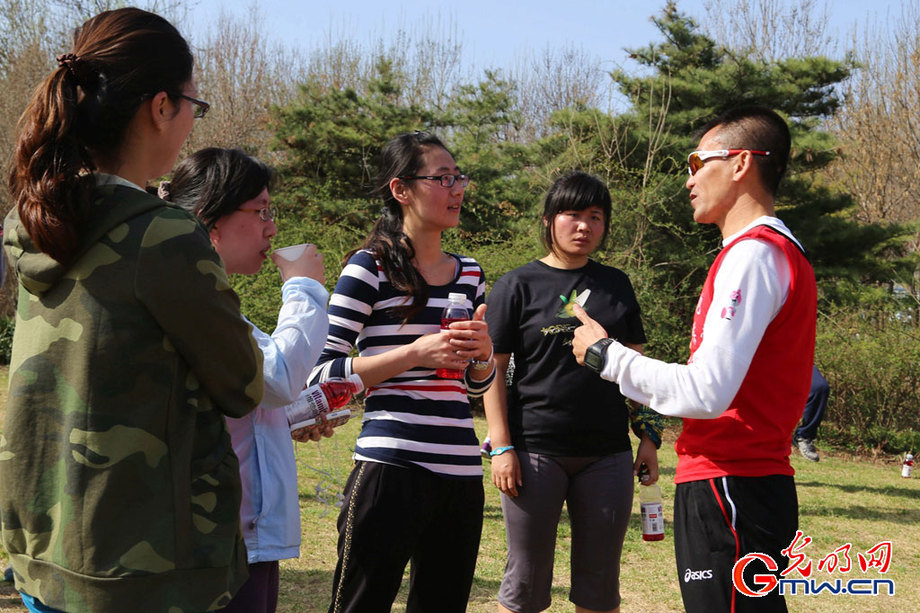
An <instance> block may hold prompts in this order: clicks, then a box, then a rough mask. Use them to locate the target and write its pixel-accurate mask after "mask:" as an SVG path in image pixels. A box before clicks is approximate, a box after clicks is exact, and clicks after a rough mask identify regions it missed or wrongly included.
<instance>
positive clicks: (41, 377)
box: [0, 175, 262, 613]
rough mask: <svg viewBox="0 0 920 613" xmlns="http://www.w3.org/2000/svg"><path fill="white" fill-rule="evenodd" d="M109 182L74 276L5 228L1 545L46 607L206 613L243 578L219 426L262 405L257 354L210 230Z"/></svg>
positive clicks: (236, 484) (12, 221)
mask: <svg viewBox="0 0 920 613" xmlns="http://www.w3.org/2000/svg"><path fill="white" fill-rule="evenodd" d="M106 177H107V176H106V175H101V176H100V177H99V179H98V180H99V182H101V183H105V182H106V181H108V184H103V185H100V186H99V187H98V188H97V198H96V200H95V202H94V204H93V207H92V212H91V215H90V219H89V221H88V223H87V225H86V226H85V227H84V228H83V229H82V235H83V236H82V240H83V244H82V246H81V251H80V255H78V257H77V258H76V260H75V261H74V263H73V264H72V265H70V266H69V267H65V266H62V265H61V264H59V263H58V262H57V261H55V260H53V259H52V258H50V257H49V256H47V255H45V254H44V253H42V252H40V251H38V250H37V249H36V248H35V246H34V244H33V243H32V241H31V240H30V238H29V237H28V235H27V234H26V233H25V231H24V230H23V228H22V226H21V225H20V222H19V219H18V217H17V214H16V211H15V209H14V210H13V211H12V212H11V213H10V215H9V216H8V217H7V219H6V223H5V236H4V247H5V248H6V250H7V255H8V257H9V259H10V261H11V263H12V264H13V266H14V268H15V270H16V272H17V273H18V276H19V284H20V285H19V297H18V306H17V314H16V331H15V336H14V339H13V352H12V361H11V364H10V387H9V401H8V405H7V412H6V422H5V424H4V427H3V436H2V438H0V520H2V537H3V546H4V547H5V548H6V551H7V553H9V555H10V561H11V563H12V565H13V570H14V576H15V580H16V587H17V589H19V590H21V591H23V592H26V593H27V594H30V595H32V596H34V597H36V598H38V599H39V600H41V601H42V602H43V603H44V604H46V605H48V606H50V607H53V608H56V609H61V610H64V611H67V612H68V613H79V612H92V613H106V612H112V613H114V612H118V613H124V612H127V611H131V612H132V613H144V612H151V613H153V612H157V613H164V612H169V613H202V612H203V611H209V610H212V609H216V608H219V607H220V606H223V605H224V604H226V602H227V601H229V599H230V597H231V595H232V594H233V593H235V592H236V590H237V588H238V587H239V586H240V585H241V584H242V583H243V581H244V580H245V579H246V573H247V571H246V552H245V549H244V546H243V542H242V540H241V536H240V529H239V519H238V518H239V507H240V495H241V494H240V476H239V466H238V463H237V459H236V456H234V454H233V451H232V449H231V446H230V436H229V435H228V433H227V428H226V425H225V422H224V416H225V415H227V416H233V417H240V416H242V415H245V414H246V413H248V412H249V411H251V410H252V409H253V407H255V406H256V404H258V402H259V400H260V399H261V396H262V376H261V374H262V373H261V368H262V364H261V362H262V358H261V352H260V351H259V350H258V348H257V346H256V345H255V343H254V341H253V339H252V336H251V334H250V330H249V325H248V324H247V323H246V322H245V321H244V320H243V318H242V316H241V314H240V309H239V300H238V298H237V296H236V294H235V293H234V292H233V291H232V290H231V289H230V286H229V284H228V281H227V276H226V273H225V272H224V269H223V266H222V265H221V262H220V259H219V256H218V255H217V253H216V252H215V251H214V250H213V249H212V248H211V246H210V241H209V239H208V235H207V232H206V231H205V229H204V227H203V226H201V225H200V224H199V223H198V222H197V221H195V220H194V219H193V218H192V217H191V216H190V215H189V214H188V213H186V212H185V211H183V210H181V209H179V208H178V207H174V206H172V205H168V204H166V203H164V202H163V201H161V200H159V199H158V198H156V197H154V196H151V195H149V194H147V193H146V192H144V191H142V190H140V189H139V188H137V187H135V186H128V185H129V184H127V182H125V181H124V180H122V179H118V178H117V177H111V176H108V179H106Z"/></svg>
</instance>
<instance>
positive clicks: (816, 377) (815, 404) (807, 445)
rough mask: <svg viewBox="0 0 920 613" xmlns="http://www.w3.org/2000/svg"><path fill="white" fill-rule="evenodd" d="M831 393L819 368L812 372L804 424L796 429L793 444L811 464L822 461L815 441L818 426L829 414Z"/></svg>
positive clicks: (803, 414) (803, 416)
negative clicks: (828, 400) (828, 407)
mask: <svg viewBox="0 0 920 613" xmlns="http://www.w3.org/2000/svg"><path fill="white" fill-rule="evenodd" d="M830 393H831V386H830V385H828V384H827V379H825V378H824V375H822V374H821V371H819V370H818V367H817V366H814V367H813V369H812V371H811V389H810V390H809V392H808V400H806V401H805V410H804V411H803V412H802V423H801V424H799V427H798V428H796V429H795V434H794V435H793V437H792V444H793V445H795V446H796V447H797V448H798V450H799V453H801V454H802V457H803V458H805V459H806V460H809V461H811V462H817V461H819V460H820V459H821V457H820V456H819V455H818V452H817V451H816V450H815V439H816V438H818V426H820V425H821V422H822V421H823V420H824V414H825V413H826V412H827V399H828V397H829V396H830Z"/></svg>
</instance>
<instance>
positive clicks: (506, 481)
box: [485, 172, 661, 612]
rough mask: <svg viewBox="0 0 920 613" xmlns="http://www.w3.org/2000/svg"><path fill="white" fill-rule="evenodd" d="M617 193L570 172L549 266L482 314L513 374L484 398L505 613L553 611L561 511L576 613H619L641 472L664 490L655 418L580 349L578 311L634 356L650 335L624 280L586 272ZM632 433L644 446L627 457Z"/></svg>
mask: <svg viewBox="0 0 920 613" xmlns="http://www.w3.org/2000/svg"><path fill="white" fill-rule="evenodd" d="M610 212H611V204H610V192H609V191H608V190H607V187H606V185H604V184H603V183H602V182H601V181H600V180H598V179H597V178H595V177H592V176H590V175H587V174H584V173H580V172H574V173H570V174H567V175H565V176H563V177H561V178H559V179H558V180H557V181H556V182H555V183H554V184H553V186H552V187H551V188H550V190H549V192H548V193H547V196H546V202H545V206H544V212H543V225H544V232H543V240H544V244H545V246H546V248H547V252H548V253H547V255H546V256H545V257H543V258H541V259H539V260H535V261H533V262H530V263H528V264H526V265H524V266H522V267H520V268H518V269H516V270H513V271H511V272H509V273H508V274H506V275H505V276H503V277H502V278H500V279H499V280H498V281H497V282H496V283H495V286H494V288H493V289H492V292H491V293H490V294H489V296H488V299H487V303H488V305H489V308H488V311H487V312H486V320H487V321H488V324H489V331H490V334H491V336H492V340H493V343H494V348H495V361H496V364H497V368H498V372H497V376H499V377H501V376H503V375H504V374H505V373H506V372H507V371H508V368H509V364H510V362H511V358H512V356H513V357H514V369H513V376H512V381H511V384H510V386H509V387H508V388H506V387H505V386H501V385H495V386H492V389H491V390H490V391H489V392H488V393H487V394H486V396H485V409H486V417H487V419H488V422H489V435H490V439H491V447H492V450H491V460H492V482H493V483H494V484H495V486H496V487H498V488H499V489H500V490H501V492H502V510H503V512H504V516H505V530H506V533H507V540H508V562H507V566H506V569H505V577H504V580H503V581H502V586H501V589H500V591H499V596H498V600H499V611H501V612H507V611H511V612H520V611H539V610H543V609H546V608H548V607H549V606H550V604H551V598H550V588H551V585H552V570H553V557H554V553H555V539H556V529H557V525H558V523H559V518H560V515H561V511H562V504H563V502H566V503H567V505H568V511H569V516H570V518H571V523H572V577H571V581H572V587H571V592H570V600H571V601H572V602H573V603H574V604H575V607H576V611H578V612H589V611H618V610H619V603H620V595H619V564H620V552H621V551H622V546H623V539H624V537H625V534H626V527H627V524H628V522H629V516H630V512H631V507H632V496H633V485H632V477H633V476H634V475H635V474H636V473H637V472H638V470H639V468H640V466H641V465H642V464H645V465H646V466H647V467H648V469H649V473H650V474H649V477H650V480H649V481H647V483H649V484H651V483H653V482H654V481H655V480H657V478H658V460H657V447H658V446H659V445H660V444H661V437H660V424H661V421H660V418H658V416H657V415H656V414H654V413H652V412H651V411H649V410H647V409H646V410H643V411H641V412H640V411H638V410H637V411H636V412H631V411H630V409H629V407H628V406H627V404H626V399H625V398H624V397H623V396H622V395H621V394H620V391H619V387H618V386H617V385H616V384H613V383H610V382H607V381H604V380H602V379H601V378H600V377H597V376H596V375H595V373H593V372H591V371H589V370H588V369H586V368H583V367H581V366H579V365H578V363H577V362H576V361H575V358H574V356H573V355H572V335H573V332H574V330H575V328H576V327H577V326H578V325H579V323H578V320H577V319H576V318H575V316H574V313H573V312H572V305H574V304H575V303H578V304H579V305H581V306H582V307H583V308H584V309H585V310H586V311H587V312H588V313H589V314H591V317H593V318H595V319H597V320H598V321H601V322H602V325H603V326H604V328H605V329H606V330H608V331H610V336H611V337H612V338H616V339H617V340H619V341H620V342H622V343H624V344H625V345H627V346H628V347H632V348H633V349H636V350H641V348H642V344H643V343H644V342H645V340H646V339H645V333H644V331H643V328H642V321H641V319H640V316H639V305H638V303H637V302H636V297H635V294H634V292H633V289H632V285H631V284H630V282H629V279H628V278H627V276H626V274H625V273H623V272H622V271H620V270H618V269H616V268H612V267H610V266H604V265H602V264H598V263H597V262H595V261H593V260H591V259H589V256H590V255H591V254H592V253H593V252H594V250H595V249H597V248H598V246H599V245H600V244H601V243H602V242H603V240H604V239H605V238H606V235H607V230H608V227H609V223H610ZM631 422H632V425H633V428H634V430H635V431H636V434H637V436H639V437H640V444H639V447H638V450H637V452H636V457H635V460H633V457H632V450H631V444H630V440H629V427H630V423H631Z"/></svg>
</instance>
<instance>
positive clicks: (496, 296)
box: [486, 260, 646, 457]
mask: <svg viewBox="0 0 920 613" xmlns="http://www.w3.org/2000/svg"><path fill="white" fill-rule="evenodd" d="M573 302H578V304H580V305H581V306H582V307H583V308H584V309H585V311H587V313H588V315H590V316H591V317H592V318H593V319H595V320H596V321H598V322H599V323H600V324H601V325H602V326H604V329H605V330H607V334H609V335H610V337H612V338H615V339H617V340H618V341H620V342H623V343H645V341H646V338H645V332H644V330H643V329H642V320H641V318H640V315H639V304H638V302H637V301H636V296H635V293H634V292H633V289H632V285H631V284H630V282H629V278H628V277H627V276H626V274H625V273H624V272H623V271H621V270H618V269H616V268H612V267H609V266H603V265H601V264H598V263H597V262H594V261H592V260H589V261H588V264H587V265H585V266H584V267H582V268H579V269H577V270H562V269H558V268H553V267H551V266H547V265H546V264H544V263H543V262H540V261H539V260H537V261H533V262H530V263H529V264H525V265H524V266H521V267H520V268H518V269H516V270H512V271H511V272H509V273H508V274H506V275H504V276H503V277H502V278H500V279H499V280H498V281H496V282H495V286H494V287H493V288H492V291H491V292H490V293H489V295H488V297H487V299H486V303H487V304H488V305H489V308H488V310H487V311H486V321H487V322H488V324H489V333H490V334H491V336H492V341H493V343H494V345H495V353H510V354H513V356H514V375H513V381H512V385H511V388H510V389H509V390H508V423H509V427H510V429H511V439H512V441H511V442H512V444H513V445H514V446H515V448H516V449H519V450H522V451H530V452H535V453H542V454H546V455H553V456H582V457H583V456H600V455H609V454H611V453H616V452H619V451H626V450H627V449H629V448H630V444H629V434H628V428H629V412H628V408H627V407H626V401H625V399H624V398H623V396H622V395H621V394H620V389H619V386H618V385H617V384H616V383H612V382H609V381H604V380H603V379H601V378H600V377H599V376H598V375H597V373H595V372H592V371H591V370H589V369H587V368H585V367H583V366H579V365H578V363H577V362H576V361H575V356H574V355H573V354H572V337H573V333H574V330H575V328H577V327H578V326H579V322H578V319H576V318H575V316H574V314H573V312H572V307H571V305H572V303H573Z"/></svg>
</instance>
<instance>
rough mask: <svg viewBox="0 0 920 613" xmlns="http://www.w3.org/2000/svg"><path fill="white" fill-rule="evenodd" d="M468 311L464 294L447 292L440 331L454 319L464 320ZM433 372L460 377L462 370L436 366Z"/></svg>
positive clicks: (455, 377) (448, 377) (438, 374)
mask: <svg viewBox="0 0 920 613" xmlns="http://www.w3.org/2000/svg"><path fill="white" fill-rule="evenodd" d="M469 318H470V311H469V309H467V308H466V294H461V293H459V292H458V293H454V292H451V293H450V294H447V306H446V307H444V311H443V312H442V313H441V331H442V332H443V331H445V330H447V329H448V328H450V324H452V323H454V322H455V321H466V320H468V319H469ZM435 374H436V375H437V376H438V378H440V379H462V378H463V371H462V370H459V369H456V368H438V369H437V370H436V371H435Z"/></svg>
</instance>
